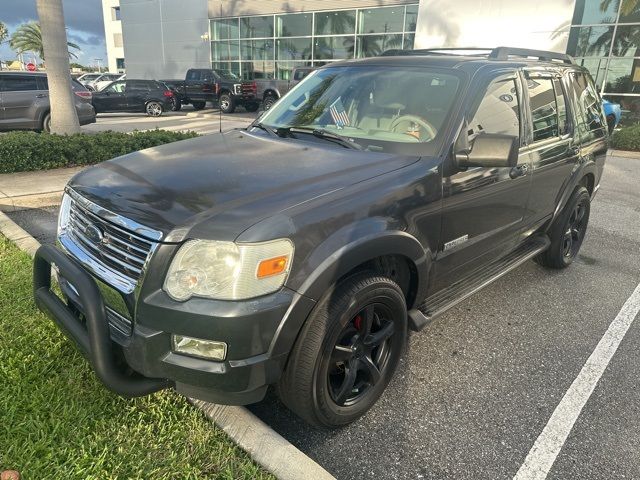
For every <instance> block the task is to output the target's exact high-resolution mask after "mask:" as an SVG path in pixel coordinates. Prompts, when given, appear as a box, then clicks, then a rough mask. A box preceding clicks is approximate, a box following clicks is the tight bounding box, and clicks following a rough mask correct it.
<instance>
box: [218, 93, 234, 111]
mask: <svg viewBox="0 0 640 480" xmlns="http://www.w3.org/2000/svg"><path fill="white" fill-rule="evenodd" d="M219 106H220V110H222V113H233V112H234V111H235V110H236V102H235V101H234V100H233V97H232V96H231V95H229V94H228V93H223V94H222V95H220V99H219Z"/></svg>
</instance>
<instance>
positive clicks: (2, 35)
mask: <svg viewBox="0 0 640 480" xmlns="http://www.w3.org/2000/svg"><path fill="white" fill-rule="evenodd" d="M8 36H9V30H7V26H6V25H5V24H4V23H2V22H0V44H2V43H3V42H4V41H5V40H6V39H7V37H8Z"/></svg>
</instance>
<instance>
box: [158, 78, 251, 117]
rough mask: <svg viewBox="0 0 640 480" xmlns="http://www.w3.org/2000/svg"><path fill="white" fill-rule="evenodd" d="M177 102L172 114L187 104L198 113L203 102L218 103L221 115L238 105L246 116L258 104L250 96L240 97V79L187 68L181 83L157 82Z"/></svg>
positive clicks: (175, 81) (173, 81) (232, 110)
mask: <svg viewBox="0 0 640 480" xmlns="http://www.w3.org/2000/svg"><path fill="white" fill-rule="evenodd" d="M161 82H163V83H164V84H165V85H167V86H168V87H169V88H170V89H171V90H172V91H173V92H174V94H175V95H176V98H177V99H178V100H177V101H176V103H175V106H174V110H180V108H182V105H184V104H187V103H190V104H191V105H193V108H195V109H196V110H202V109H203V108H204V107H205V105H206V103H207V102H218V103H219V105H220V109H221V110H222V111H223V112H224V113H233V112H234V111H235V109H236V107H237V106H238V105H242V106H243V107H244V108H245V109H247V110H248V111H250V112H255V111H256V110H258V107H259V101H258V100H257V99H256V98H255V96H252V95H243V93H242V83H241V82H240V79H239V78H238V77H237V76H236V75H235V74H233V73H232V72H230V71H229V70H213V69H211V68H191V69H189V70H187V75H186V77H185V79H184V80H161Z"/></svg>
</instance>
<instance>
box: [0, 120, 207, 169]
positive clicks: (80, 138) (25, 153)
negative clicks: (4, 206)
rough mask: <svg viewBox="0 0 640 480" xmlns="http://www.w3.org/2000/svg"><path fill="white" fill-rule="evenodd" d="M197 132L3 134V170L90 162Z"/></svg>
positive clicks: (0, 153)
mask: <svg viewBox="0 0 640 480" xmlns="http://www.w3.org/2000/svg"><path fill="white" fill-rule="evenodd" d="M197 136H198V134H197V133H195V132H168V131H166V130H150V131H147V132H134V133H120V132H100V133H96V134H82V133H81V134H77V135H71V136H60V135H49V134H41V133H34V132H9V133H6V134H3V135H0V173H13V172H26V171H31V170H47V169H50V168H59V167H73V166H77V165H91V164H94V163H99V162H102V161H104V160H108V159H110V158H113V157H117V156H120V155H125V154H127V153H131V152H135V151H137V150H142V149H144V148H150V147H156V146H158V145H163V144H165V143H171V142H175V141H178V140H184V139H186V138H193V137H197Z"/></svg>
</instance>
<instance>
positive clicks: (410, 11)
mask: <svg viewBox="0 0 640 480" xmlns="http://www.w3.org/2000/svg"><path fill="white" fill-rule="evenodd" d="M417 24H418V5H407V14H406V16H405V20H404V31H405V32H415V31H416V25H417Z"/></svg>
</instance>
